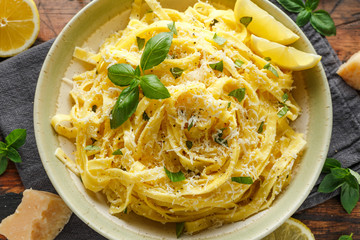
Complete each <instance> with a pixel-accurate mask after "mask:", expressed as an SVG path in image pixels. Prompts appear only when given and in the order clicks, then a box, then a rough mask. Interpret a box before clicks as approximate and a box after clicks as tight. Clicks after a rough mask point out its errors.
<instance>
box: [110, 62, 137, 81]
mask: <svg viewBox="0 0 360 240" xmlns="http://www.w3.org/2000/svg"><path fill="white" fill-rule="evenodd" d="M135 76H136V75H135V70H134V68H133V67H132V66H131V65H129V64H126V63H120V64H114V65H112V66H111V67H109V69H108V77H109V79H110V81H111V82H113V83H114V84H115V85H117V86H128V85H129V84H130V83H131V82H132V81H133V80H134V78H135Z"/></svg>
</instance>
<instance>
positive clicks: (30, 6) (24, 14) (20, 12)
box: [0, 0, 40, 57]
mask: <svg viewBox="0 0 360 240" xmlns="http://www.w3.org/2000/svg"><path fill="white" fill-rule="evenodd" d="M39 29H40V18H39V12H38V10H37V8H36V5H35V3H34V2H33V1H32V0H0V57H10V56H14V55H16V54H18V53H20V52H22V51H24V50H26V49H28V48H29V47H30V46H31V45H32V44H33V43H34V42H35V40H36V37H37V35H38V34H39Z"/></svg>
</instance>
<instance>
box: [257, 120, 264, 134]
mask: <svg viewBox="0 0 360 240" xmlns="http://www.w3.org/2000/svg"><path fill="white" fill-rule="evenodd" d="M263 130H264V121H262V122H261V123H260V126H259V128H258V131H257V132H258V133H262V132H263Z"/></svg>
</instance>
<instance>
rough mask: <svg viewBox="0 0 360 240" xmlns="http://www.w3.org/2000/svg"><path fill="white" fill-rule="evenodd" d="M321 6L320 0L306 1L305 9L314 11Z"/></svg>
mask: <svg viewBox="0 0 360 240" xmlns="http://www.w3.org/2000/svg"><path fill="white" fill-rule="evenodd" d="M318 5H319V0H306V2H305V8H306V9H308V10H309V11H314V10H315V9H316V8H317V7H318Z"/></svg>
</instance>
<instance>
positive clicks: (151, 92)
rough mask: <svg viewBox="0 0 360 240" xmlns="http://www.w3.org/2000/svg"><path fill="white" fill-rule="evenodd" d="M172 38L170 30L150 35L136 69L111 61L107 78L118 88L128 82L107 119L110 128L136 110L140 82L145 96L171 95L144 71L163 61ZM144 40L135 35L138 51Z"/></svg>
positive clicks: (162, 85)
mask: <svg viewBox="0 0 360 240" xmlns="http://www.w3.org/2000/svg"><path fill="white" fill-rule="evenodd" d="M174 27H175V24H174ZM172 39H173V32H162V33H159V34H157V35H155V36H154V37H152V38H150V39H149V41H147V43H146V44H145V49H144V51H143V54H142V56H141V60H140V65H139V66H137V67H136V68H135V69H134V68H133V67H132V66H131V65H129V64H126V63H120V64H114V65H112V66H111V67H110V68H109V69H108V77H109V79H110V81H112V82H113V83H114V84H115V85H118V86H121V87H123V86H129V85H130V86H129V87H127V88H125V89H124V90H123V91H122V92H121V94H120V96H119V98H118V99H117V101H116V103H115V105H114V108H113V109H112V112H111V119H110V126H111V128H112V129H115V128H117V127H119V126H120V125H121V124H123V123H124V122H125V121H126V120H127V119H129V118H130V117H131V115H133V114H134V112H135V111H136V108H137V106H138V104H139V94H140V88H139V85H140V87H141V89H142V91H143V93H144V95H145V97H147V98H150V99H165V98H169V97H170V93H169V91H168V89H167V88H166V87H165V86H164V84H162V82H161V81H160V79H159V78H158V77H157V76H156V75H152V74H149V75H147V74H144V71H145V70H148V69H150V68H152V67H155V66H157V65H159V64H160V63H162V62H163V61H164V60H165V58H166V56H167V55H168V53H169V50H170V46H171V43H172ZM144 41H145V40H144ZM144 41H143V40H142V39H141V38H139V37H137V42H138V47H139V50H140V49H142V47H143V46H142V45H143V44H144ZM142 74H143V75H142ZM141 75H142V76H141Z"/></svg>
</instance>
